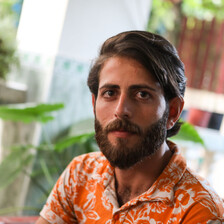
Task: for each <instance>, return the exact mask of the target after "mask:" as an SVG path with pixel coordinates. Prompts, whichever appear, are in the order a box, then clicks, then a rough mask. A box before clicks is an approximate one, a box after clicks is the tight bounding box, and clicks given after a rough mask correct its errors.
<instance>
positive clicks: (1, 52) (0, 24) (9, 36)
mask: <svg viewBox="0 0 224 224" xmlns="http://www.w3.org/2000/svg"><path fill="white" fill-rule="evenodd" d="M14 3H15V1H13V0H11V1H1V2H0V78H2V79H6V75H7V74H8V72H9V71H10V69H11V67H12V66H13V65H16V66H17V68H18V66H19V57H18V55H17V43H16V27H15V25H14V24H13V23H14V17H15V15H14V13H13V11H12V9H11V8H12V5H13V4H14Z"/></svg>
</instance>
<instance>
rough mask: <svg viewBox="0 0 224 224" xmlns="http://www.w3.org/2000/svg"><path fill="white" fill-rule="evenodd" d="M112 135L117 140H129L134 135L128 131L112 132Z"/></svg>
mask: <svg viewBox="0 0 224 224" xmlns="http://www.w3.org/2000/svg"><path fill="white" fill-rule="evenodd" d="M110 133H111V134H112V135H113V136H115V137H117V138H128V137H130V136H131V135H133V133H131V132H127V131H112V132H110Z"/></svg>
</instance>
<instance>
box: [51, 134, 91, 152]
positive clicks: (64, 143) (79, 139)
mask: <svg viewBox="0 0 224 224" xmlns="http://www.w3.org/2000/svg"><path fill="white" fill-rule="evenodd" d="M93 135H94V134H93V133H88V134H82V135H78V136H72V137H68V138H65V139H63V140H61V141H59V142H58V143H56V144H55V150H56V151H58V152H61V151H63V150H64V149H65V148H67V147H69V146H71V145H73V144H76V143H84V142H86V141H87V140H88V139H89V138H91V137H93Z"/></svg>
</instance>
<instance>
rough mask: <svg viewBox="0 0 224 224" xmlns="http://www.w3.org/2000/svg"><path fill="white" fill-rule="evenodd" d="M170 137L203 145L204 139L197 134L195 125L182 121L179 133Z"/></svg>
mask: <svg viewBox="0 0 224 224" xmlns="http://www.w3.org/2000/svg"><path fill="white" fill-rule="evenodd" d="M171 139H173V140H183V141H191V142H194V143H198V144H201V145H203V146H204V141H203V140H202V138H201V137H200V135H199V134H198V132H197V130H196V129H195V127H194V126H193V125H191V124H189V123H187V122H184V123H183V124H182V126H181V129H180V131H179V133H178V134H177V135H176V136H173V137H172V138H171Z"/></svg>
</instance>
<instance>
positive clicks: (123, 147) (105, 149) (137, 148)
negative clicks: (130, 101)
mask: <svg viewBox="0 0 224 224" xmlns="http://www.w3.org/2000/svg"><path fill="white" fill-rule="evenodd" d="M167 119H168V110H167V109H166V110H165V112H164V114H163V116H162V118H161V119H159V120H158V121H156V122H155V123H153V124H152V125H150V126H149V127H147V128H146V130H142V129H141V128H140V127H139V126H138V125H136V124H134V123H132V122H130V121H129V120H127V119H122V120H120V119H117V120H115V121H112V122H111V123H109V124H108V125H107V126H106V127H105V128H103V127H102V125H101V124H100V122H99V121H98V120H97V118H96V117H95V132H96V134H95V138H96V141H97V144H98V145H99V148H100V150H101V152H102V153H103V154H104V156H105V157H106V158H107V160H108V161H109V162H110V164H111V165H112V166H114V167H118V168H120V169H128V168H130V167H132V166H133V165H135V164H136V163H138V162H140V161H142V160H143V159H145V158H146V157H150V156H152V155H153V154H155V153H156V152H157V150H158V149H159V148H160V146H161V145H162V144H163V143H164V141H165V139H166V134H167V130H166V123H167ZM119 130H122V131H127V132H129V133H132V134H134V135H137V136H138V141H137V143H135V144H134V145H132V146H131V147H128V146H127V145H128V144H127V143H128V140H127V139H123V138H117V139H116V144H114V145H113V144H112V143H111V142H110V141H109V139H108V133H109V132H111V131H119Z"/></svg>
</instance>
